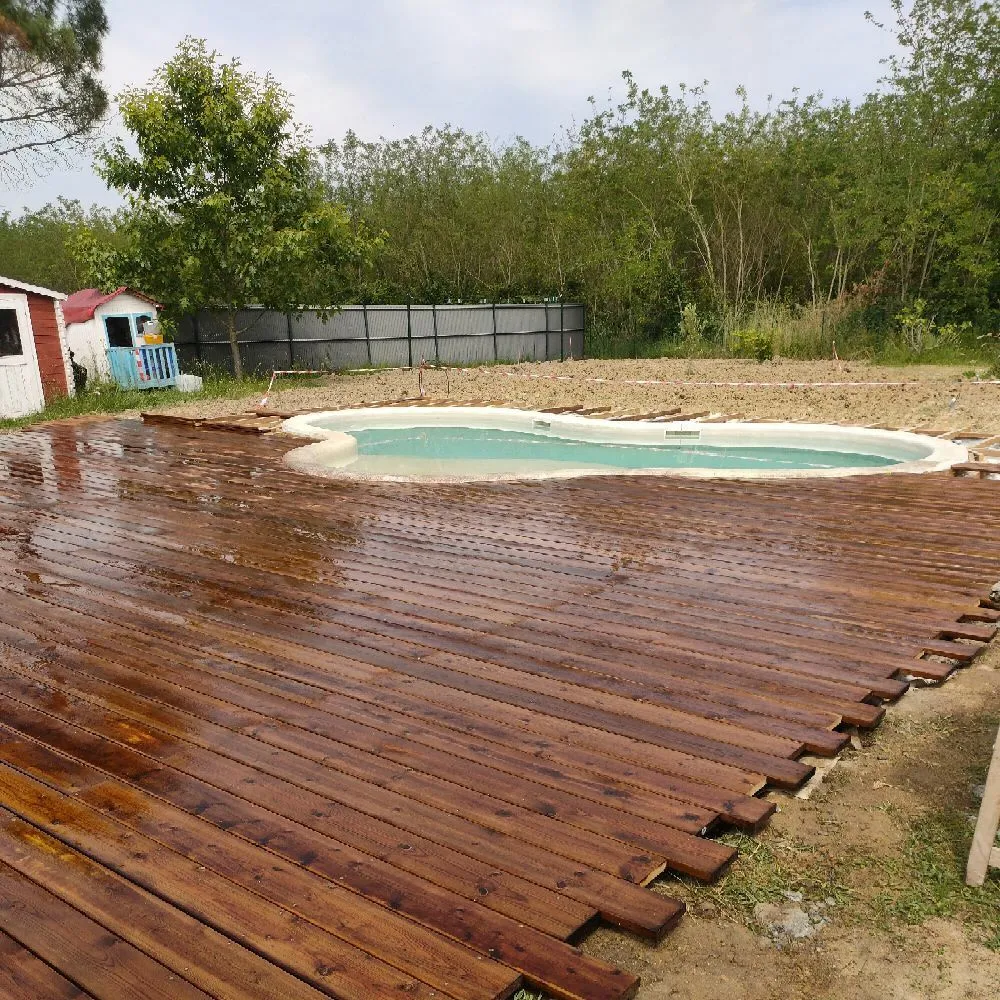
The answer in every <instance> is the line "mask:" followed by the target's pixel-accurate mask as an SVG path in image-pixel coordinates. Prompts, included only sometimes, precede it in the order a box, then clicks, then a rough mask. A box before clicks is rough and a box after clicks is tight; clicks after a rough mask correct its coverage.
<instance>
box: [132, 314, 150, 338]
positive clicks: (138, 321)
mask: <svg viewBox="0 0 1000 1000" xmlns="http://www.w3.org/2000/svg"><path fill="white" fill-rule="evenodd" d="M152 318H153V317H152V316H147V315H146V314H145V313H143V314H142V315H141V316H136V318H135V332H136V334H137V335H138V336H140V337H141V336H142V334H143V331H144V330H145V329H146V324H147V323H148V322H149V321H150V320H151V319H152Z"/></svg>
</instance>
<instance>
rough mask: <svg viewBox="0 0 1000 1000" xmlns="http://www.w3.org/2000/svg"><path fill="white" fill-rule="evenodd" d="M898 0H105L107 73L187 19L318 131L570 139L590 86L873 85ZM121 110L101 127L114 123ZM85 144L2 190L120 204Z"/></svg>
mask: <svg viewBox="0 0 1000 1000" xmlns="http://www.w3.org/2000/svg"><path fill="white" fill-rule="evenodd" d="M889 6H890V4H889V0H695V2H691V0H659V2H657V0H478V2H477V0H361V2H358V0H350V2H345V0H282V2H274V0H241V2H240V0H171V2H154V0H106V2H105V7H106V10H107V13H108V18H109V20H110V23H111V30H110V33H109V35H108V37H107V39H106V41H105V46H104V73H103V76H104V80H105V82H106V84H107V87H108V89H109V91H110V92H111V93H112V94H115V93H118V92H120V91H121V90H122V88H124V87H127V86H135V85H141V84H144V83H145V82H147V81H148V80H149V78H150V77H151V76H152V74H153V72H154V71H155V69H156V67H157V66H158V65H160V64H162V63H163V62H165V61H166V60H167V59H169V58H170V56H171V54H172V53H173V51H174V49H175V48H176V45H177V43H178V42H179V41H180V40H181V39H182V38H183V37H184V36H185V35H194V36H198V37H201V38H205V39H206V40H207V41H208V43H209V45H210V47H212V48H214V49H216V50H218V51H219V53H220V54H221V55H222V56H224V57H225V58H226V59H229V58H233V57H238V58H239V59H240V60H241V61H242V62H243V64H244V66H246V67H247V68H249V69H252V70H254V71H255V72H258V73H261V74H264V73H270V74H272V75H273V76H274V77H275V78H276V79H277V80H278V81H279V82H280V83H281V84H283V85H284V87H285V88H286V89H287V90H288V91H289V92H290V94H291V95H292V99H293V102H294V105H295V114H296V118H297V119H298V120H299V121H300V122H303V123H305V124H306V125H308V126H310V128H311V129H312V132H313V137H314V139H315V141H316V142H317V143H319V142H325V141H327V140H329V139H337V138H340V137H341V136H343V134H344V133H345V132H346V131H347V130H348V129H353V130H354V131H355V132H357V133H358V134H359V135H360V136H361V137H362V138H364V139H377V138H378V137H380V136H385V137H387V138H398V137H400V136H404V135H409V134H411V133H413V132H417V131H419V130H420V129H421V128H423V126H425V125H428V124H432V125H444V124H451V125H454V126H459V127H461V128H464V129H467V130H470V131H474V132H485V133H487V134H488V135H489V136H490V137H492V138H493V139H494V140H497V141H503V140H506V139H510V138H512V137H514V136H515V135H523V136H525V137H526V138H528V139H530V140H532V141H533V142H536V143H542V144H544V143H548V142H550V141H551V140H553V139H555V138H558V137H559V135H560V134H561V132H562V129H563V128H565V127H566V126H569V125H571V124H572V123H573V122H574V121H576V122H579V121H580V120H581V119H582V118H584V117H585V116H586V114H587V110H588V105H587V98H588V97H590V96H593V97H595V98H596V99H597V100H598V101H599V102H604V101H605V100H606V99H607V98H608V96H609V94H610V95H612V96H620V95H621V94H622V82H621V73H622V71H623V70H626V69H628V70H631V71H632V72H633V73H634V75H635V78H636V81H637V83H638V84H639V85H640V86H642V87H650V88H657V87H659V86H660V85H662V84H666V85H668V86H669V87H671V88H675V87H676V86H677V85H678V84H679V83H687V84H699V83H702V82H703V81H706V80H707V81H708V82H709V89H708V97H709V99H710V100H711V102H712V104H713V106H714V107H715V108H716V109H717V110H720V111H726V110H728V109H730V108H731V107H733V106H734V105H735V103H736V98H735V96H734V92H735V90H736V87H737V86H738V85H740V84H743V85H745V86H746V87H747V88H748V90H749V93H750V98H751V101H752V102H753V103H754V104H757V105H762V104H764V102H765V101H766V100H767V98H768V96H769V95H773V96H774V97H775V98H778V99H780V98H783V97H786V96H789V95H790V94H791V91H792V88H794V87H798V88H799V89H800V90H801V91H802V92H803V93H812V92H814V91H822V92H823V93H824V94H826V96H827V97H847V98H857V97H860V96H861V95H863V94H864V93H866V92H867V91H869V90H871V89H872V88H873V87H874V86H875V85H876V83H877V80H878V78H879V77H880V76H881V75H882V73H883V68H882V67H881V66H880V64H879V60H880V59H881V58H883V57H884V56H886V55H887V54H888V53H889V52H890V51H891V48H892V36H891V34H890V33H889V32H887V31H879V30H878V29H877V28H876V27H874V26H873V25H871V24H869V23H868V22H867V21H866V20H865V17H864V13H865V10H866V9H870V10H871V11H872V12H873V13H874V14H875V16H876V17H877V18H878V19H880V20H886V21H888V20H889V17H888V14H889ZM118 124H119V123H117V122H116V121H115V118H114V116H112V117H111V118H109V120H108V122H107V123H106V124H105V125H104V126H103V134H104V136H105V137H106V136H107V135H110V134H113V133H114V131H115V130H116V128H117V127H118ZM90 161H91V157H90V156H87V155H84V156H80V157H77V158H76V159H74V160H73V161H72V162H70V163H68V164H66V165H64V166H60V167H58V168H57V169H54V170H51V171H50V172H48V173H47V174H45V175H43V176H41V177H38V178H33V179H31V180H30V181H22V182H20V183H19V184H18V186H17V187H15V188H13V189H8V190H2V191H0V209H8V210H10V211H12V212H14V213H17V212H18V211H20V210H21V208H22V207H25V206H27V207H29V208H37V207H39V206H41V205H43V204H45V203H47V202H50V201H54V200H55V199H56V198H57V197H59V196H64V197H67V198H78V199H80V200H81V201H83V202H84V203H87V204H89V203H92V202H97V203H101V204H116V203H117V198H116V197H115V196H114V194H112V193H110V192H108V191H107V189H106V188H105V186H104V184H103V182H102V181H101V180H100V179H99V178H98V177H97V176H96V175H95V174H94V173H93V171H92V169H91V166H90Z"/></svg>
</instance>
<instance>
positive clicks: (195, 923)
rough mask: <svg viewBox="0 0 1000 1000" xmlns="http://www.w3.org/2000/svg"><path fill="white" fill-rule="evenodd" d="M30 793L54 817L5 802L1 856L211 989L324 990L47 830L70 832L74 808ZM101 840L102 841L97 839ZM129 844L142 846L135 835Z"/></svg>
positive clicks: (258, 994) (314, 996) (299, 995)
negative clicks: (34, 818)
mask: <svg viewBox="0 0 1000 1000" xmlns="http://www.w3.org/2000/svg"><path fill="white" fill-rule="evenodd" d="M3 772H4V773H2V774H0V781H3V780H4V778H6V777H8V776H11V775H10V774H9V772H7V769H5V768H4V769H3ZM4 788H5V793H6V792H9V791H10V789H11V786H10V783H9V782H5V783H4ZM28 794H29V795H30V807H31V808H32V809H33V810H34V811H36V812H37V811H38V810H42V811H41V813H40V815H41V816H43V817H45V816H46V813H45V811H44V809H43V804H44V805H46V806H47V807H48V809H49V812H48V814H47V815H48V816H52V817H55V819H54V821H52V822H45V820H44V819H43V824H42V827H39V826H35V825H33V824H31V823H26V822H24V821H22V820H21V819H20V818H19V817H18V816H17V815H16V814H15V813H14V812H11V811H10V809H9V808H0V860H2V861H3V862H4V863H5V864H7V865H10V867H11V868H13V869H15V870H17V871H19V872H20V873H21V874H23V875H26V876H27V877H28V878H30V879H31V880H32V881H33V882H35V883H36V884H37V885H40V886H44V887H45V889H46V890H47V891H48V892H51V893H52V894H53V895H54V896H56V897H57V898H59V899H61V900H62V901H63V902H64V903H66V904H67V905H68V906H71V907H74V908H75V909H76V910H79V911H81V912H84V913H86V914H87V915H88V916H89V917H90V918H91V919H94V920H97V921H98V922H99V923H100V924H101V925H102V926H103V927H105V928H107V929H108V931H109V932H110V933H112V934H114V935H115V936H117V937H118V938H120V939H121V940H122V941H126V942H128V943H129V944H130V945H132V946H134V947H135V948H137V949H138V950H139V951H141V952H143V953H145V954H146V955H149V956H150V957H151V958H153V959H155V960H156V961H157V962H159V963H160V964H162V965H163V966H164V967H166V968H167V969H170V970H171V971H172V972H173V973H174V974H175V975H177V976H178V977H180V978H183V979H186V980H187V981H189V982H190V983H192V984H193V985H195V986H197V987H199V988H201V989H203V990H205V991H206V992H208V993H210V994H211V995H212V996H218V995H230V996H240V997H247V998H251V997H252V998H258V1000H268V998H270V997H274V996H282V997H288V998H289V1000H293V998H296V1000H319V998H320V997H322V996H323V995H325V994H324V993H322V992H319V991H318V990H317V989H315V988H313V987H312V986H309V985H307V984H306V983H304V982H302V981H301V980H300V979H297V978H295V977H294V976H292V975H289V974H288V973H287V972H283V971H282V970H281V969H278V968H276V967H275V966H273V965H271V964H270V963H269V962H267V961H266V960H263V959H261V958H259V957H258V956H257V955H256V954H254V952H253V951H251V950H248V949H247V948H245V947H242V946H241V945H239V944H237V943H235V942H234V941H232V940H231V939H230V938H229V937H227V936H225V935H223V934H220V933H218V932H217V931H214V930H212V929H210V928H209V927H208V926H206V925H205V924H204V923H202V922H201V921H199V920H198V919H197V918H196V917H194V916H191V915H189V914H188V913H185V912H183V911H182V910H178V909H176V908H175V907H173V906H171V905H169V904H168V903H165V902H163V901H162V900H161V899H159V898H157V897H156V896H154V895H152V894H151V893H149V892H146V891H144V890H142V889H140V888H138V887H137V886H135V885H133V884H132V883H130V882H129V881H128V880H126V879H124V878H121V877H120V876H118V875H116V874H115V873H114V872H112V871H110V870H108V869H107V868H104V867H102V866H101V865H100V864H98V863H97V862H95V861H93V860H92V859H91V858H88V857H86V856H85V855H83V854H80V853H79V852H78V851H75V850H73V849H72V847H69V846H67V844H66V843H65V842H64V840H63V839H57V838H56V837H53V836H51V833H52V832H53V831H56V832H58V833H60V834H62V833H68V834H69V839H70V840H72V839H73V834H74V832H75V831H76V830H78V829H79V828H76V827H73V826H66V824H67V823H72V822H73V817H74V816H77V817H79V815H80V813H79V811H77V812H76V813H74V811H73V810H72V807H70V806H68V804H67V803H66V802H60V801H59V797H58V795H57V793H55V792H51V791H47V790H46V789H45V788H44V786H40V785H38V784H37V783H36V784H35V785H34V787H33V788H32V789H30V790H29V791H28ZM4 801H5V803H7V805H8V806H10V807H12V808H14V809H18V808H23V807H24V800H23V799H20V798H18V797H17V796H16V795H15V796H14V797H11V798H5V799H4ZM84 821H86V818H84ZM101 832H102V831H101V826H100V824H97V825H96V826H94V825H92V826H91V827H90V829H89V830H88V831H87V832H86V834H81V836H84V838H85V839H89V840H91V841H93V840H98V839H100V833H101ZM106 846H107V845H106V843H105V842H103V841H102V842H101V847H102V848H105V847H106ZM132 846H133V849H134V850H136V851H138V850H141V849H142V845H141V844H140V843H138V842H135V841H132Z"/></svg>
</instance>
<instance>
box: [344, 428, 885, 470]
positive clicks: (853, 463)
mask: <svg viewBox="0 0 1000 1000" xmlns="http://www.w3.org/2000/svg"><path fill="white" fill-rule="evenodd" d="M347 433H349V434H350V435H351V436H352V437H354V438H355V439H356V440H357V442H358V459H357V464H359V465H361V466H370V467H371V469H372V470H373V471H375V469H376V468H379V469H382V470H384V471H387V470H388V469H389V468H390V466H391V464H392V461H393V460H398V461H399V462H400V463H401V465H404V466H410V465H412V463H414V462H417V463H420V464H421V465H423V464H425V463H443V464H450V463H454V462H460V463H469V462H478V463H491V464H493V463H495V464H497V465H498V467H499V466H503V467H506V466H509V465H511V464H512V463H517V464H520V465H525V464H527V465H531V466H535V465H536V464H537V465H543V466H547V467H553V468H560V467H562V468H567V467H573V468H596V469H681V468H685V469H691V468H694V469H754V470H758V471H768V470H795V469H848V468H852V469H853V468H876V467H880V466H889V465H895V464H897V462H898V460H897V459H892V458H886V457H884V456H881V455H862V454H857V453H854V452H847V451H822V450H816V449H811V448H775V447H718V446H715V447H713V446H711V445H703V444H698V443H696V442H690V443H684V444H679V443H675V444H664V445H657V444H607V443H599V442H591V441H578V440H574V439H572V438H563V437H557V436H555V435H551V434H532V433H527V432H524V431H508V430H498V429H492V428H482V427H444V426H428V427H406V428H383V427H376V428H365V429H361V430H348V431H347Z"/></svg>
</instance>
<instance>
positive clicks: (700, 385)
mask: <svg viewBox="0 0 1000 1000" xmlns="http://www.w3.org/2000/svg"><path fill="white" fill-rule="evenodd" d="M414 367H416V366H414ZM425 370H427V371H435V370H441V371H445V372H449V373H451V374H456V375H472V374H475V373H477V372H480V371H482V370H483V369H482V368H451V367H448V366H447V365H441V366H434V365H420V366H419V372H420V375H421V380H422V375H423V372H424V371H425ZM395 371H399V372H404V371H413V368H410V367H408V366H403V367H400V368H352V369H351V370H350V372H349V373H348V374H358V375H361V374H368V373H371V374H377V373H378V372H395ZM489 371H490V373H491V374H493V375H500V376H502V377H503V378H520V379H529V380H535V381H546V382H586V383H590V384H596V385H670V386H679V387H688V388H692V389H696V388H697V389H837V388H854V389H860V388H872V389H875V388H903V387H906V386H921V387H924V388H926V387H927V386H931V385H939V386H941V387H943V388H954V387H955V386H987V385H989V386H998V385H1000V379H975V380H972V379H969V380H966V381H962V382H937V383H935V382H931V381H919V380H910V381H899V382H889V381H876V380H870V381H860V380H859V381H846V380H845V381H836V382H835V381H830V382H764V381H746V382H708V381H704V382H703V381H694V380H690V379H662V378H602V377H599V376H593V375H582V376H581V375H548V374H544V375H541V374H536V373H533V372H519V371H513V372H512V371H502V370H499V369H497V368H493V367H490V369H489Z"/></svg>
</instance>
